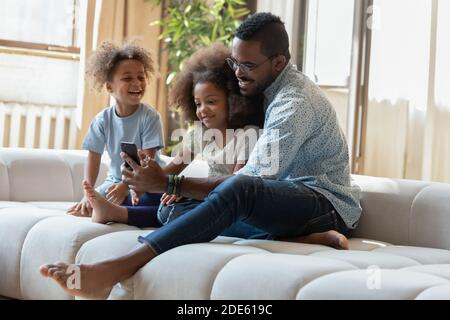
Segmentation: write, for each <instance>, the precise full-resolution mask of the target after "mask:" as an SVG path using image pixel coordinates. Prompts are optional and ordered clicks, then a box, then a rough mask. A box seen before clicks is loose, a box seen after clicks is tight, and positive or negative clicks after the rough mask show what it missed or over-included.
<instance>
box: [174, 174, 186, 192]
mask: <svg viewBox="0 0 450 320" xmlns="http://www.w3.org/2000/svg"><path fill="white" fill-rule="evenodd" d="M183 180H184V176H179V177H178V183H177V187H176V190H174V193H175V195H176V196H177V197H179V196H180V195H181V183H182V182H183Z"/></svg>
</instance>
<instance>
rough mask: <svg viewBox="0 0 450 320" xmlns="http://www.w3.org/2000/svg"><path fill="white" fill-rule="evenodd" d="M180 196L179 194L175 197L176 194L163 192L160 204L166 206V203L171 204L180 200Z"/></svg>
mask: <svg viewBox="0 0 450 320" xmlns="http://www.w3.org/2000/svg"><path fill="white" fill-rule="evenodd" d="M181 198H183V197H181V196H180V197H177V196H176V195H174V194H167V193H164V194H163V195H162V197H161V204H162V205H164V206H167V205H169V204H172V203H174V202H178V201H180V200H181Z"/></svg>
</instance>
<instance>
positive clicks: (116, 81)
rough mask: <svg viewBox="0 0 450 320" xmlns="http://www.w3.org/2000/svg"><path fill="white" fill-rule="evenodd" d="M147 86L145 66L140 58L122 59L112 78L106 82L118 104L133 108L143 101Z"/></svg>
mask: <svg viewBox="0 0 450 320" xmlns="http://www.w3.org/2000/svg"><path fill="white" fill-rule="evenodd" d="M146 87H147V78H146V76H145V71H144V66H143V64H142V63H141V62H140V61H138V60H132V59H129V60H122V61H120V62H119V64H118V65H117V66H116V68H115V71H114V74H113V76H112V79H111V80H110V81H108V82H107V83H106V88H107V89H108V91H109V93H110V94H111V95H112V96H113V97H114V98H115V99H116V101H117V104H119V105H121V106H123V107H125V108H131V107H136V106H137V105H139V103H140V102H141V100H142V98H143V97H144V94H145V88H146Z"/></svg>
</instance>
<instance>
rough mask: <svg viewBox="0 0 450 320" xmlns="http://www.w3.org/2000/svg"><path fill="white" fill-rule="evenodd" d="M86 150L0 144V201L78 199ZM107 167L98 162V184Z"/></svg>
mask: <svg viewBox="0 0 450 320" xmlns="http://www.w3.org/2000/svg"><path fill="white" fill-rule="evenodd" d="M86 159H87V151H84V150H43V149H25V148H0V201H79V200H80V199H81V198H82V196H83V192H82V188H81V181H82V180H83V177H84V164H85V162H86ZM107 171H108V160H103V161H102V164H101V166H100V172H99V177H98V179H97V184H99V183H101V182H102V181H103V180H104V179H105V178H106V174H107Z"/></svg>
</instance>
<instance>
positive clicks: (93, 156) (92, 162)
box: [84, 151, 102, 186]
mask: <svg viewBox="0 0 450 320" xmlns="http://www.w3.org/2000/svg"><path fill="white" fill-rule="evenodd" d="M101 159H102V155H101V154H99V153H96V152H92V151H89V154H88V158H87V162H86V166H85V167H84V179H85V180H86V181H87V182H89V184H90V185H91V186H94V185H95V182H96V181H97V177H98V173H99V171H100V162H101Z"/></svg>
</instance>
